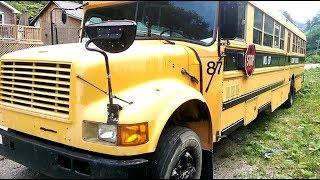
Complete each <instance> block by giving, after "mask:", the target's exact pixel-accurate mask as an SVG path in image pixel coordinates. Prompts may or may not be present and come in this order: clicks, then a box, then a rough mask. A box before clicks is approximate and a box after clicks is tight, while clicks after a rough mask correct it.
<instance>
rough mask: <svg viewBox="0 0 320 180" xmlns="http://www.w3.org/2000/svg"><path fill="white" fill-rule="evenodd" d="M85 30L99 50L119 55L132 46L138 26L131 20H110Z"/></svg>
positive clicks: (87, 26)
mask: <svg viewBox="0 0 320 180" xmlns="http://www.w3.org/2000/svg"><path fill="white" fill-rule="evenodd" d="M84 30H85V32H86V33H87V35H88V36H89V38H90V40H92V42H93V43H94V44H95V45H96V46H97V47H98V48H100V49H102V50H104V51H106V52H110V53H119V52H123V51H125V50H127V49H128V48H129V47H130V46H131V45H132V43H133V41H134V40H135V37H136V31H137V25H136V22H134V21H131V20H109V21H104V22H101V23H97V24H89V25H85V27H84Z"/></svg>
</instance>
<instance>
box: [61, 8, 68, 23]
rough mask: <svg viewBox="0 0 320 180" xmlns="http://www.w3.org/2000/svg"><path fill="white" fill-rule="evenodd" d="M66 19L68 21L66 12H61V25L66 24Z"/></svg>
mask: <svg viewBox="0 0 320 180" xmlns="http://www.w3.org/2000/svg"><path fill="white" fill-rule="evenodd" d="M67 19H68V15H67V12H66V11H65V10H62V14H61V21H62V23H63V24H66V23H67Z"/></svg>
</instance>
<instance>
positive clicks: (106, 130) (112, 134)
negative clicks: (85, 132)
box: [98, 123, 117, 144]
mask: <svg viewBox="0 0 320 180" xmlns="http://www.w3.org/2000/svg"><path fill="white" fill-rule="evenodd" d="M98 138H99V139H101V140H104V141H107V142H110V143H114V144H115V143H116V141H117V126H115V125H107V124H104V123H100V124H99V125H98Z"/></svg>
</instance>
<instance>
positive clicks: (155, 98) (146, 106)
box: [119, 79, 207, 152]
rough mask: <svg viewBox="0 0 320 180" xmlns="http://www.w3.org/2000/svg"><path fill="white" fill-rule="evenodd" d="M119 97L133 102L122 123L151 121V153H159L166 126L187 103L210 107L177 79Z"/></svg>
mask: <svg viewBox="0 0 320 180" xmlns="http://www.w3.org/2000/svg"><path fill="white" fill-rule="evenodd" d="M119 96H120V97H124V99H126V100H130V101H132V102H133V104H132V105H126V107H124V108H123V110H122V111H121V112H120V115H119V123H120V124H132V123H140V122H148V125H149V142H148V143H147V149H148V150H147V151H148V152H153V151H154V150H155V148H156V146H157V143H158V140H159V138H160V135H161V132H162V130H163V128H164V126H165V125H166V123H167V121H168V120H169V118H170V116H171V115H172V114H173V112H174V111H175V110H176V109H178V108H179V107H180V106H181V105H182V104H183V103H185V102H187V101H190V100H199V101H201V102H203V103H205V104H207V103H206V101H205V99H204V98H203V96H202V94H201V93H200V92H199V91H197V90H196V89H194V88H192V87H190V86H189V85H187V84H184V83H183V82H181V81H179V80H174V79H173V80H156V81H153V82H150V83H147V84H144V85H141V86H139V87H136V88H134V89H131V90H129V91H126V92H125V93H121V94H119ZM129 97H131V98H129Z"/></svg>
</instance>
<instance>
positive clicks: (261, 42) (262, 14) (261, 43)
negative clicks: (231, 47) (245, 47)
mask: <svg viewBox="0 0 320 180" xmlns="http://www.w3.org/2000/svg"><path fill="white" fill-rule="evenodd" d="M256 11H257V12H260V13H261V29H259V28H258V27H255V25H254V17H255V14H256ZM263 28H264V13H263V11H261V10H260V9H258V8H256V7H255V8H254V15H253V34H254V31H258V32H259V33H261V39H260V44H258V45H261V46H262V45H263ZM252 38H253V35H252ZM252 41H254V39H252ZM253 43H254V42H253ZM255 44H257V43H255Z"/></svg>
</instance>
